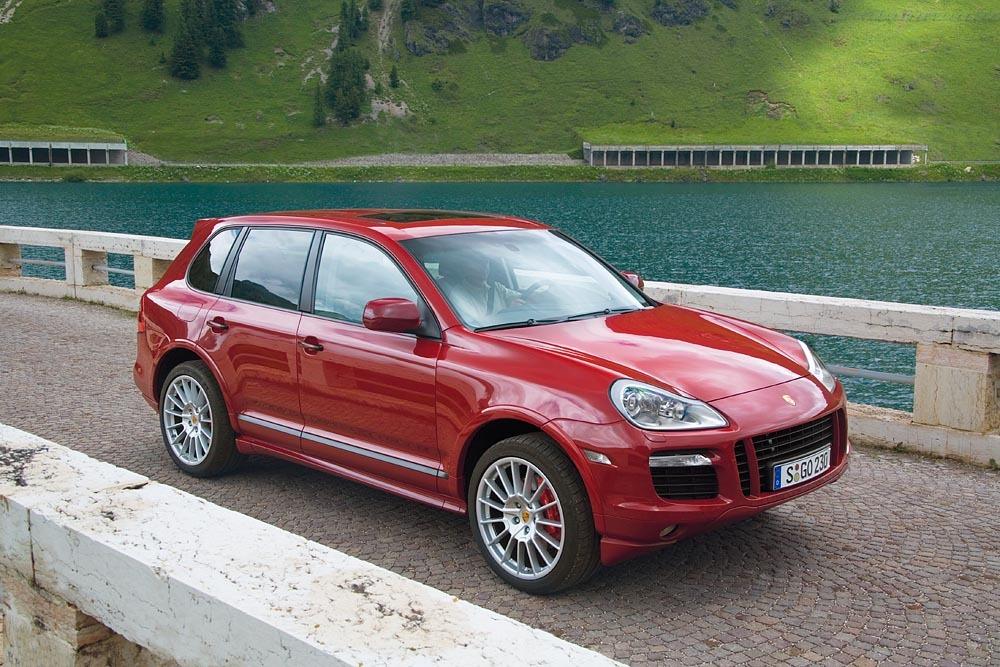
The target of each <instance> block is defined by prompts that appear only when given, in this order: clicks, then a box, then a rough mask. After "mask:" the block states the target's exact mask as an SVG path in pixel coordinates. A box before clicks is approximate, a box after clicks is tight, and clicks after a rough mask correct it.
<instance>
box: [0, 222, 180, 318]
mask: <svg viewBox="0 0 1000 667" xmlns="http://www.w3.org/2000/svg"><path fill="white" fill-rule="evenodd" d="M185 243H186V241H183V240H180V239H170V238H163V237H158V236H137V235H132V234H114V233H110V232H88V231H79V230H72V229H46V228H41V227H14V226H2V225H0V290H5V291H13V292H25V293H28V294H40V295H43V296H54V297H72V298H75V299H81V300H83V301H90V302H93V303H101V304H104V305H108V306H115V307H118V308H125V309H128V310H136V309H137V308H138V303H139V296H140V295H141V294H142V293H143V292H144V291H145V290H146V289H148V288H149V287H151V286H152V285H153V284H154V283H155V282H156V281H157V280H159V279H160V276H162V275H163V272H164V271H166V269H167V267H168V266H169V265H170V262H171V260H173V258H174V257H176V256H177V253H179V252H180V251H181V249H182V248H183V247H184V245H185ZM22 246H47V247H56V248H61V249H62V250H63V257H64V258H63V259H62V260H60V261H61V263H62V266H63V267H64V268H65V270H66V278H65V280H63V281H55V280H48V279H45V278H29V277H25V276H24V275H22V268H23V266H26V265H28V264H29V262H30V260H27V261H24V258H23V253H22V251H21V247H22ZM108 253H116V254H123V255H131V256H132V259H133V266H134V269H133V272H134V278H135V288H134V289H129V288H126V287H115V286H112V285H109V284H108V270H107V268H106V267H107V264H108Z"/></svg>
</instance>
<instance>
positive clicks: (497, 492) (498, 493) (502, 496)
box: [483, 478, 510, 502]
mask: <svg viewBox="0 0 1000 667" xmlns="http://www.w3.org/2000/svg"><path fill="white" fill-rule="evenodd" d="M483 481H484V482H486V486H488V487H489V488H490V491H492V492H493V495H495V496H496V497H497V498H499V499H500V502H506V501H507V498H509V497H510V494H507V493H503V492H501V491H500V490H499V489H497V487H495V486H493V482H491V481H490V480H488V479H486V478H483Z"/></svg>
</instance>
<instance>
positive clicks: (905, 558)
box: [0, 294, 1000, 665]
mask: <svg viewBox="0 0 1000 667" xmlns="http://www.w3.org/2000/svg"><path fill="white" fill-rule="evenodd" d="M134 326H135V325H134V318H133V316H131V315H127V314H125V313H121V312H119V311H115V310H110V309H105V308H100V307H97V306H90V305H84V304H80V303H76V302H70V301H57V300H51V299H44V298H37V297H27V296H19V295H9V294H0V421H2V422H5V423H7V424H11V425H13V426H17V427H20V428H23V429H25V430H28V431H31V432H34V433H37V434H39V435H41V436H43V437H46V438H50V439H52V440H55V441H57V442H60V443H62V444H65V445H69V446H71V447H74V448H76V449H79V450H81V451H84V452H86V453H87V454H90V455H92V456H94V457H96V458H99V459H102V460H105V461H109V462H111V463H114V464H117V465H120V466H123V467H125V468H128V469H130V470H134V471H136V472H139V473H142V474H144V475H147V476H149V477H151V478H153V479H156V480H159V481H162V482H165V483H167V484H171V485H173V486H176V487H179V488H182V489H185V490H187V491H189V492H191V493H194V494H196V495H199V496H201V497H204V498H206V499H209V500H211V501H213V502H216V503H218V504H220V505H223V506H225V507H229V508H231V509H234V510H238V511H240V512H244V513H246V514H249V515H251V516H254V517H257V518H259V519H262V520H264V521H267V522H269V523H272V524H274V525H276V526H280V527H282V528H285V529H287V530H290V531H292V532H295V533H298V534H300V535H303V536H305V537H308V538H310V539H313V540H316V541H318V542H321V543H323V544H327V545H329V546H331V547H333V548H336V549H339V550H341V551H344V552H346V553H349V554H351V555H353V556H357V557H359V558H363V559H365V560H367V561H370V562H372V563H376V564H378V565H381V566H383V567H386V568H388V569H390V570H393V571H395V572H398V573H400V574H403V575H405V576H407V577H412V578H414V579H417V580H419V581H422V582H425V583H427V584H430V585H431V586H435V587H437V588H440V589H442V590H444V591H447V592H449V593H452V594H454V595H457V596H459V597H461V598H464V599H466V600H469V601H471V602H474V603H477V604H480V605H482V606H485V607H488V608H490V609H494V610H496V611H498V612H501V613H504V614H507V615H509V616H511V617H513V618H516V619H519V620H521V621H524V622H525V623H528V624H531V625H534V626H537V627H541V628H544V629H546V630H549V631H550V632H552V633H554V634H556V635H558V636H560V637H563V638H565V639H568V640H570V641H573V642H576V643H578V644H582V645H584V646H588V647H591V648H594V649H596V650H598V651H601V652H602V653H605V654H607V655H609V656H612V657H614V658H617V659H619V660H622V661H625V662H629V663H632V664H634V665H643V664H654V663H657V664H701V663H714V664H718V665H726V664H762V665H763V664H774V663H775V662H780V663H787V664H789V665H805V664H807V663H813V662H826V663H829V664H858V665H870V664H874V663H885V664H901V665H904V664H905V665H937V664H945V663H952V664H957V663H961V664H971V665H998V664H1000V526H998V508H1000V475H998V474H997V473H996V472H991V471H987V470H982V469H976V468H971V467H967V466H963V465H960V464H955V463H949V462H944V461H932V460H925V459H921V458H916V457H912V456H908V455H902V454H893V453H883V452H879V451H878V450H868V449H860V450H856V454H855V456H854V459H853V461H852V463H851V468H850V470H849V471H848V473H847V474H846V475H845V476H844V478H843V479H842V480H841V481H839V482H838V483H836V484H833V485H831V486H830V487H827V488H824V489H822V490H820V491H818V492H816V493H814V494H812V495H810V496H807V497H805V498H802V499H799V500H797V501H794V502H792V503H790V504H786V505H783V506H781V507H779V508H776V509H774V510H771V511H770V512H767V513H765V514H764V515H761V516H759V517H757V518H754V519H752V520H750V521H746V522H744V523H741V524H737V525H734V526H731V527H729V528H726V529H723V530H720V531H718V532H715V533H713V534H710V535H706V536H702V537H698V538H695V539H692V540H689V541H687V542H684V543H681V544H679V545H676V546H675V547H673V548H671V549H668V550H666V551H663V552H660V553H658V554H655V555H652V556H647V557H644V558H642V559H639V560H635V561H631V562H628V563H625V564H622V565H620V566H618V567H616V568H612V569H609V570H605V571H603V572H601V573H599V574H598V576H597V577H595V578H594V579H593V580H592V581H591V582H589V583H588V584H586V585H585V586H583V587H582V588H580V589H578V590H575V591H572V592H569V593H567V594H563V595H560V596H557V597H551V598H536V597H531V596H528V595H523V594H520V593H517V592H515V591H513V590H512V589H510V588H508V587H506V586H505V585H503V584H501V583H500V582H499V581H498V580H497V579H496V578H495V577H494V576H493V575H492V574H491V573H490V571H489V570H488V568H487V567H486V565H485V563H483V562H482V560H481V559H480V556H479V554H478V553H477V552H476V550H475V547H474V545H473V543H472V540H471V538H470V536H469V531H468V527H467V524H466V522H465V520H464V519H462V518H460V517H457V516H453V515H451V514H447V513H445V512H442V511H436V510H431V509H427V508H425V507H423V506H419V505H415V504H412V503H409V502H406V501H403V500H400V499H397V498H395V497H393V496H390V495H387V494H384V493H381V492H378V491H374V490H371V489H368V488H366V487H364V486H360V485H357V484H354V483H351V482H347V481H344V480H341V479H338V478H336V477H330V476H326V475H323V474H321V473H318V472H313V471H311V470H307V469H305V468H300V467H297V466H294V465H291V464H285V463H281V462H275V461H270V460H265V459H253V460H252V461H251V464H250V465H249V466H247V467H246V468H244V469H242V470H241V471H239V472H238V473H236V474H234V475H231V476H229V477H226V478H223V479H218V480H198V479H194V478H191V477H186V476H184V475H182V474H180V473H179V472H177V471H176V470H175V468H174V467H173V465H172V464H171V462H170V459H169V458H168V457H167V454H166V452H165V451H164V449H163V446H162V444H161V442H160V436H159V431H158V428H157V423H156V419H155V416H154V414H153V413H152V411H151V410H150V409H149V408H148V407H147V406H146V404H145V403H144V402H143V401H142V399H140V398H139V396H138V394H137V393H136V391H135V389H134V388H133V386H132V383H131V377H130V367H131V363H132V358H133V353H134V345H135V343H134Z"/></svg>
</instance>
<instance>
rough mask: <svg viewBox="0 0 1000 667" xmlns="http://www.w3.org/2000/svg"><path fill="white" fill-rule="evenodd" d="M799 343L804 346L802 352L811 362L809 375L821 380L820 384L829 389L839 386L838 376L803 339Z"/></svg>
mask: <svg viewBox="0 0 1000 667" xmlns="http://www.w3.org/2000/svg"><path fill="white" fill-rule="evenodd" d="M799 345H801V346H802V353H803V354H805V355H806V361H808V363H809V375H812V376H813V377H814V378H816V379H817V380H819V382H820V384H821V385H823V386H824V387H826V389H827V391H833V388H834V387H836V386H837V378H836V377H834V375H833V373H831V372H830V371H829V369H828V368H827V367H826V366H825V365H823V362H822V361H820V360H819V357H817V356H816V353H815V352H813V351H812V348H811V347H809V346H808V345H806V344H805V343H803V342H802V341H799Z"/></svg>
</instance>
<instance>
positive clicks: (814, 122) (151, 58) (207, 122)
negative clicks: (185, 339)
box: [0, 0, 1000, 178]
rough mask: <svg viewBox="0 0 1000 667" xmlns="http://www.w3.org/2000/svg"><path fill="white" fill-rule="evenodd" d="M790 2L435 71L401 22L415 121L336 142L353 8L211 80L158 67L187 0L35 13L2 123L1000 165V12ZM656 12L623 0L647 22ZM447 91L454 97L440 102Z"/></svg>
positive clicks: (297, 13) (6, 54)
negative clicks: (788, 13)
mask: <svg viewBox="0 0 1000 667" xmlns="http://www.w3.org/2000/svg"><path fill="white" fill-rule="evenodd" d="M791 1H792V2H795V3H796V4H797V6H799V7H801V8H802V9H803V11H805V12H806V13H808V15H809V16H810V19H811V20H810V24H809V25H808V26H806V27H804V28H800V29H792V30H783V29H782V28H781V27H780V26H779V25H778V24H776V23H775V22H773V21H769V20H767V19H765V18H764V17H763V9H764V6H765V2H766V0H741V1H740V3H739V9H738V10H735V11H734V10H731V9H728V8H727V7H724V6H723V5H722V4H721V3H718V2H716V3H714V4H713V10H712V14H711V15H710V16H709V17H708V18H707V19H705V20H704V21H702V22H701V23H699V24H697V25H695V26H689V27H682V28H664V27H662V26H659V25H657V24H655V23H653V22H650V23H651V26H652V32H651V34H649V35H645V36H643V37H642V38H640V39H639V41H638V42H637V43H636V44H632V45H628V44H624V43H623V41H622V38H621V37H620V36H618V35H614V34H610V33H609V35H608V39H607V40H606V42H605V43H604V44H603V45H601V46H599V47H598V46H582V45H576V46H574V47H572V48H571V49H570V50H569V51H568V52H567V53H566V54H565V55H564V56H563V57H562V58H560V59H559V60H557V61H555V62H551V63H546V62H539V61H535V60H532V59H531V58H530V57H529V55H528V52H527V49H526V48H525V46H524V45H523V44H522V42H521V40H520V38H519V37H511V38H507V39H487V38H485V37H484V38H482V39H479V40H477V41H474V42H472V43H470V44H468V45H467V46H466V48H465V49H464V51H462V50H461V49H455V51H456V52H455V53H449V54H447V55H430V56H425V57H422V58H417V57H414V56H412V55H410V54H409V53H408V52H407V51H406V50H405V48H404V47H403V42H402V29H401V27H400V26H399V25H398V24H397V25H396V26H395V38H396V44H397V48H398V50H399V51H400V53H401V59H400V61H399V63H398V68H399V73H400V77H401V78H402V79H403V81H404V85H403V86H401V87H400V89H398V91H395V92H394V97H395V99H396V100H397V101H405V102H406V103H407V104H408V105H409V106H410V108H411V109H412V110H413V111H414V114H413V115H411V116H409V117H407V118H405V119H394V120H386V119H383V120H380V121H378V122H366V123H363V124H359V125H357V126H352V127H347V128H344V127H339V126H330V127H326V128H323V129H318V130H317V129H314V128H313V127H311V124H310V120H311V109H312V107H311V102H312V91H313V85H314V84H315V78H312V79H310V80H309V81H308V82H306V81H304V79H305V77H306V74H307V73H308V72H309V71H310V70H311V69H312V68H313V67H314V66H317V65H319V64H322V63H323V60H324V56H323V54H322V49H323V48H325V47H329V45H330V42H331V34H330V33H329V29H330V27H331V26H333V25H334V24H336V23H337V21H338V14H339V3H337V2H329V1H326V0H298V1H297V2H295V3H294V5H292V4H289V3H281V2H279V3H278V7H279V10H278V12H277V13H275V14H270V15H263V16H259V17H256V18H254V19H252V20H251V21H250V22H249V23H248V24H247V26H246V29H245V34H246V42H247V48H245V49H240V50H237V51H232V52H230V54H229V66H228V67H227V68H226V69H225V70H222V71H212V70H210V69H209V68H207V67H205V68H204V69H203V77H202V79H200V80H198V81H194V82H180V81H177V80H174V79H171V78H170V77H169V76H168V75H167V73H166V69H165V66H164V65H162V64H160V63H159V58H160V54H161V53H169V50H170V45H171V41H172V39H171V35H172V34H173V31H174V30H175V28H176V26H177V24H178V21H179V16H178V4H179V3H178V0H168V2H167V5H168V34H167V35H166V36H164V37H155V38H151V37H150V36H149V35H147V34H144V33H142V32H141V31H140V30H139V29H138V27H137V14H138V9H137V5H135V4H134V3H132V4H129V8H130V9H129V11H130V15H129V17H128V28H127V30H126V32H125V33H124V34H122V35H117V36H113V37H111V38H109V39H106V40H97V39H94V38H93V36H92V33H93V12H94V4H93V3H92V2H70V1H69V0H32V1H31V2H25V3H23V4H22V5H21V6H20V7H19V8H18V9H17V11H16V14H15V15H14V18H13V20H12V21H11V22H10V23H8V24H3V25H0V124H17V126H18V127H21V128H25V126H37V125H52V126H73V127H76V126H82V127H95V128H106V129H107V131H108V132H111V133H115V134H121V135H124V136H125V137H126V138H127V139H128V140H129V142H130V144H131V145H132V146H133V147H135V148H138V149H139V150H144V151H147V152H150V153H153V154H155V155H157V156H158V157H162V158H166V159H171V160H186V161H204V162H234V161H240V162H242V161H246V162H300V161H309V160H322V159H326V158H336V157H342V156H347V155H358V154H368V153H385V152H451V151H525V152H546V151H569V150H572V149H574V148H577V147H578V146H579V142H580V141H581V140H582V139H584V138H586V139H588V140H591V141H595V142H615V143H618V142H621V143H625V142H629V143H688V142H690V143H696V142H720V143H728V142H734V143H735V142H746V143H750V142H753V143H758V142H768V143H772V142H773V143H779V142H783V143H848V142H850V143H889V142H894V143H902V142H907V143H910V142H912V143H922V144H928V145H929V146H930V154H931V159H934V160H946V159H947V160H995V159H1000V49H998V42H997V37H996V35H997V34H998V33H1000V10H998V8H997V7H996V3H995V0H949V1H948V2H946V3H942V2H939V1H937V0H847V1H845V2H844V3H843V9H842V10H841V12H840V13H838V14H834V13H831V12H830V11H828V9H827V5H828V3H827V2H825V1H821V0H791ZM529 4H530V6H531V7H532V8H533V9H534V12H535V15H534V18H533V19H532V21H533V22H536V23H540V22H541V21H542V20H543V18H542V17H543V15H544V14H546V13H551V14H552V15H554V16H556V17H557V18H558V19H559V20H562V21H566V20H570V18H571V15H572V14H573V13H574V11H580V10H579V9H578V8H576V4H577V3H571V2H566V1H565V0H537V1H534V2H531V3H529ZM648 5H649V2H647V1H646V0H620V1H619V6H621V7H622V8H624V9H627V10H629V11H631V12H633V13H635V14H638V15H640V16H645V15H646V14H647V12H648ZM546 20H549V21H551V19H546ZM377 22H378V17H377V16H375V17H373V20H372V30H371V31H370V33H369V35H368V36H366V37H365V40H364V42H363V44H362V48H363V49H364V50H365V51H366V53H368V55H369V58H370V59H371V62H372V67H373V74H374V75H375V77H376V79H379V80H382V81H386V80H387V73H388V69H389V68H390V67H391V64H392V61H391V59H390V58H389V57H388V56H386V57H385V58H384V59H380V58H379V57H378V56H377V55H376V54H375V53H374V50H373V48H372V40H373V34H374V32H375V29H376V26H377ZM435 80H439V81H442V82H445V83H447V84H452V83H453V84H455V85H453V86H452V85H446V86H443V87H442V86H438V88H440V91H438V92H435V90H434V89H433V88H432V83H433V82H434V81H435ZM753 90H761V91H765V92H766V93H767V94H768V96H769V99H770V100H771V101H772V102H783V103H786V104H788V105H791V107H794V110H795V111H794V114H792V115H790V116H789V117H786V118H783V119H780V120H776V119H770V118H766V117H764V116H763V115H762V114H761V113H760V111H759V109H754V108H752V107H751V106H749V105H748V104H747V93H748V92H749V91H753ZM26 131H33V130H26ZM38 131H39V132H41V133H42V134H44V132H45V131H44V130H38ZM4 134H5V132H4V131H3V126H0V136H2V135H4ZM5 138H6V137H5ZM10 138H15V137H10ZM671 178H673V177H671ZM754 178H757V177H754ZM824 178H825V177H824Z"/></svg>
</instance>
